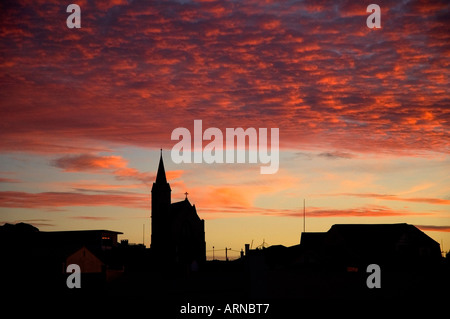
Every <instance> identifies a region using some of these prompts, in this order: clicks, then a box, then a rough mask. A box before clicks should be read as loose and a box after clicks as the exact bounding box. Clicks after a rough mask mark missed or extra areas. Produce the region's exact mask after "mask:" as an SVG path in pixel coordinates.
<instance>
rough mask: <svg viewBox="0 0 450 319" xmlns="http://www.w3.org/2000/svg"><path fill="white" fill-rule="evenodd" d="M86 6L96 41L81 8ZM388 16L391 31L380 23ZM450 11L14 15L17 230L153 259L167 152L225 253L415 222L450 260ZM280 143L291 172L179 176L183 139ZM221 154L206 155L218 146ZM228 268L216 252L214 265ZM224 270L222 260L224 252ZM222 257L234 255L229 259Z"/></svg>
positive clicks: (7, 46)
mask: <svg viewBox="0 0 450 319" xmlns="http://www.w3.org/2000/svg"><path fill="white" fill-rule="evenodd" d="M70 3H76V4H78V5H79V6H80V7H81V28H80V29H69V28H67V26H66V19H67V17H68V16H69V13H66V7H67V5H69V4H70ZM371 3H376V4H378V5H379V6H380V7H381V29H369V28H368V27H367V26H366V19H367V17H368V16H369V13H367V12H366V8H367V6H368V5H369V4H371ZM449 10H450V4H449V2H448V1H394V0H392V1H379V0H370V1H353V0H346V1H312V0H306V1H296V0H285V1H272V0H233V1H229V0H223V1H216V0H202V1H200V0H192V1H191V0H173V1H143V0H134V1H133V0H114V1H100V0H98V1H88V0H84V1H82V0H71V1H67V3H64V2H61V1H56V0H54V1H52V0H37V1H16V0H15V1H2V3H1V4H0V12H1V13H0V15H1V18H0V19H1V20H0V21H1V22H0V27H1V31H0V39H1V41H0V70H1V71H0V116H1V117H0V118H1V122H0V123H1V124H0V224H3V223H18V222H25V223H30V224H33V225H35V226H36V227H38V228H39V229H40V230H41V231H54V230H75V229H109V230H115V231H121V232H123V233H124V234H123V235H121V236H120V237H119V239H129V241H130V242H134V243H142V239H143V238H142V233H143V225H145V236H144V242H145V244H146V245H147V246H149V244H150V190H151V185H152V183H153V182H154V180H155V175H156V170H157V167H158V161H159V154H160V148H162V149H163V157H164V162H165V166H166V172H167V175H168V176H167V177H168V180H169V183H170V185H171V187H172V201H173V202H174V201H178V200H182V199H184V197H185V196H184V193H185V192H186V191H187V192H189V195H188V198H189V200H190V202H191V203H193V204H195V205H196V207H197V212H198V214H199V216H200V217H201V218H203V219H205V220H206V222H205V230H206V242H207V250H211V249H212V246H215V249H217V250H218V249H223V248H225V247H231V248H232V249H233V250H240V249H241V248H244V244H245V243H251V242H252V241H253V248H254V247H255V246H257V245H259V244H261V243H262V242H263V240H265V242H267V243H268V244H272V245H273V244H282V245H287V246H289V245H294V244H297V243H298V242H299V240H300V234H301V231H302V230H303V219H302V214H303V199H306V212H307V215H306V230H307V231H327V230H328V229H329V228H330V227H331V226H332V225H333V224H336V223H339V224H345V223H409V224H413V225H416V226H417V227H419V228H420V229H421V230H422V231H424V232H425V233H427V234H428V235H429V236H431V237H432V238H433V239H435V240H436V241H437V242H439V244H441V243H443V244H444V250H446V251H447V250H449V249H450V156H449V154H450V133H449V126H450V89H449V88H450V81H449V73H450V72H449V70H450V68H449V66H450V24H449V23H448V16H449ZM194 120H202V122H203V128H204V129H206V128H208V127H217V128H219V129H221V130H222V131H223V132H225V129H226V128H237V127H242V128H244V129H245V128H249V127H253V128H256V129H258V128H269V129H270V128H279V132H280V138H279V142H280V165H279V170H278V172H277V173H276V174H273V175H261V174H260V169H259V167H260V166H261V165H262V164H261V163H257V164H248V163H244V164H206V163H201V164H186V163H181V164H175V163H173V162H172V161H171V156H170V150H171V149H172V147H173V146H174V145H175V144H176V142H177V141H172V140H171V133H172V131H173V130H174V129H175V128H178V127H185V128H188V129H189V130H191V132H193V124H194ZM206 144H207V142H204V144H203V145H206ZM210 255H211V254H210V253H209V252H208V256H210ZM218 255H219V256H220V253H218ZM216 256H217V255H216Z"/></svg>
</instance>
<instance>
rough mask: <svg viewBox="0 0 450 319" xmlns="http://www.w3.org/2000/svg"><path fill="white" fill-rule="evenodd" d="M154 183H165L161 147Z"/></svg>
mask: <svg viewBox="0 0 450 319" xmlns="http://www.w3.org/2000/svg"><path fill="white" fill-rule="evenodd" d="M156 183H157V184H162V183H164V184H165V183H167V179H166V170H165V169H164V162H163V157H162V149H161V157H160V158H159V166H158V172H157V173H156Z"/></svg>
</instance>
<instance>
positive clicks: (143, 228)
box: [142, 224, 145, 246]
mask: <svg viewBox="0 0 450 319" xmlns="http://www.w3.org/2000/svg"><path fill="white" fill-rule="evenodd" d="M144 236H145V224H142V245H144V246H145V241H144Z"/></svg>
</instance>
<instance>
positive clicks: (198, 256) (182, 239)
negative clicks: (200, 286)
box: [151, 150, 206, 267]
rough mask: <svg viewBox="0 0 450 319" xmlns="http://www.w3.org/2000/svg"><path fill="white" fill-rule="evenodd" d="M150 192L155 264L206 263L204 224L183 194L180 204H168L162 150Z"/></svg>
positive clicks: (152, 245)
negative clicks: (183, 197)
mask: <svg viewBox="0 0 450 319" xmlns="http://www.w3.org/2000/svg"><path fill="white" fill-rule="evenodd" d="M151 193H152V196H151V197H152V198H151V204H152V212H151V231H152V234H151V250H152V254H153V256H155V257H156V260H155V261H156V262H158V261H159V262H160V263H162V264H165V263H169V264H174V263H176V264H182V265H186V266H192V267H195V265H199V264H201V263H203V262H204V261H205V260H206V243H205V221H204V220H203V219H200V217H199V216H198V215H197V210H196V208H195V205H192V204H191V203H190V202H189V200H188V198H187V193H186V198H185V199H184V200H183V201H180V202H176V203H172V201H171V193H172V190H171V188H170V184H169V183H168V182H167V178H166V172H165V169H164V162H163V157H162V150H161V157H160V160H159V166H158V172H157V174H156V181H155V182H154V183H153V186H152V191H151Z"/></svg>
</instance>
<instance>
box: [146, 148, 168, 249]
mask: <svg viewBox="0 0 450 319" xmlns="http://www.w3.org/2000/svg"><path fill="white" fill-rule="evenodd" d="M171 192H172V190H171V189H170V185H169V183H167V178H166V171H165V169H164V162H163V157H162V150H161V155H160V158H159V166H158V172H157V173H156V180H155V182H154V183H153V186H152V244H151V247H152V248H154V249H156V250H161V249H162V250H163V249H164V245H165V244H167V240H168V239H167V236H168V234H169V230H170V227H169V209H170V204H171Z"/></svg>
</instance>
